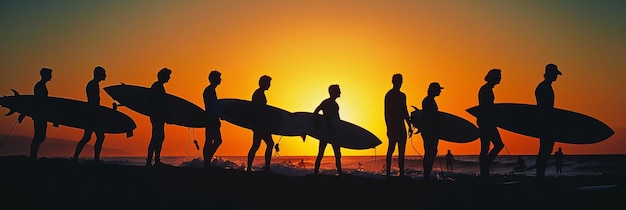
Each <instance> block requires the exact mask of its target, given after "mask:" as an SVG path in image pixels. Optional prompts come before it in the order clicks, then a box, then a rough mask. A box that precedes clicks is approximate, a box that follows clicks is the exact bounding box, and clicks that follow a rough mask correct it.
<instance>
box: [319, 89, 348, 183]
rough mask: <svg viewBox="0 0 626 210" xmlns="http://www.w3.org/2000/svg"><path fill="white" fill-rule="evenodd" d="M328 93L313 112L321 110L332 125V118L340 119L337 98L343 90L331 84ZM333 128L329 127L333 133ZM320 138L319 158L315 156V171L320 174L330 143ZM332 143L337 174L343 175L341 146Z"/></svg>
mask: <svg viewBox="0 0 626 210" xmlns="http://www.w3.org/2000/svg"><path fill="white" fill-rule="evenodd" d="M328 94H329V95H330V97H329V98H327V99H324V100H323V101H322V103H320V105H318V106H317V107H316V108H315V111H313V113H314V114H319V112H320V111H321V112H322V113H323V115H324V119H326V120H327V121H329V122H328V123H326V125H328V126H331V125H332V123H330V120H331V119H340V118H339V104H337V101H336V100H337V98H339V96H341V90H340V89H339V85H336V84H334V85H330V86H329V87H328ZM317 126H321V124H318V125H317ZM333 129H334V128H332V127H330V128H329V130H330V133H331V135H332V133H333V132H334V131H333ZM319 140H320V146H319V150H318V152H317V158H315V169H314V171H313V173H314V174H319V171H320V164H321V162H322V158H323V157H324V150H326V145H327V144H329V142H327V141H324V140H322V139H319ZM330 145H331V146H332V147H333V152H334V153H335V166H336V167H337V174H338V175H341V150H340V149H341V147H339V146H338V145H335V144H333V143H330Z"/></svg>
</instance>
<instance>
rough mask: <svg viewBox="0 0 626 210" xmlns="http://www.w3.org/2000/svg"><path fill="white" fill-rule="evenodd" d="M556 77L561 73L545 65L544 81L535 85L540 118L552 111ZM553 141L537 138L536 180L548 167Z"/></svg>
mask: <svg viewBox="0 0 626 210" xmlns="http://www.w3.org/2000/svg"><path fill="white" fill-rule="evenodd" d="M558 75H562V74H561V71H559V69H558V68H557V66H556V65H554V64H551V63H550V64H548V65H546V69H545V73H544V74H543V78H544V80H543V81H542V82H540V83H539V85H537V88H536V89H535V98H536V100H537V107H538V108H539V111H540V112H543V114H542V116H544V117H546V118H549V115H550V114H551V112H552V109H554V89H552V83H553V82H555V81H556V79H557V77H558ZM544 129H550V128H549V126H545V127H544ZM554 142H555V139H553V138H550V137H540V138H539V153H538V154H537V159H536V164H535V165H536V166H537V168H536V171H537V178H539V179H542V178H543V177H544V175H545V172H546V167H547V165H548V159H549V157H550V153H552V149H553V148H554Z"/></svg>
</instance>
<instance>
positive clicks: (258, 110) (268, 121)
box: [209, 98, 309, 136]
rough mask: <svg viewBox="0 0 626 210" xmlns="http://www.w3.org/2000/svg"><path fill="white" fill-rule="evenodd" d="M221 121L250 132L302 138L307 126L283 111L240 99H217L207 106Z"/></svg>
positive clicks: (291, 114)
mask: <svg viewBox="0 0 626 210" xmlns="http://www.w3.org/2000/svg"><path fill="white" fill-rule="evenodd" d="M209 107H210V109H211V110H212V111H213V112H215V114H217V116H219V117H220V118H221V119H222V120H225V121H227V122H230V123H232V124H235V125H237V126H240V127H244V128H247V129H250V130H262V131H265V132H268V133H271V134H276V135H282V136H302V135H304V134H305V133H306V130H307V129H308V127H309V124H308V123H306V122H305V121H303V120H299V119H298V118H296V117H294V114H293V113H291V112H288V111H286V110H284V109H281V108H278V107H274V106H270V105H265V104H255V103H252V101H247V100H241V99H232V98H226V99H218V100H217V101H215V102H212V103H211V104H209Z"/></svg>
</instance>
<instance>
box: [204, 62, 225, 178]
mask: <svg viewBox="0 0 626 210" xmlns="http://www.w3.org/2000/svg"><path fill="white" fill-rule="evenodd" d="M209 83H210V84H209V86H207V87H206V88H205V89H204V92H203V93H202V97H203V98H204V110H205V111H206V113H207V115H208V118H209V125H207V126H206V128H205V130H204V134H205V142H204V148H203V149H202V155H203V156H204V168H209V166H211V160H213V155H214V154H215V152H216V151H217V148H218V147H219V146H220V145H221V144H222V133H221V131H220V126H221V122H220V118H219V117H218V116H217V114H215V113H214V112H213V110H212V109H211V107H210V106H209V104H210V103H212V102H215V101H217V93H216V92H215V88H217V86H218V85H219V84H220V83H222V73H220V72H219V71H216V70H214V71H211V73H209Z"/></svg>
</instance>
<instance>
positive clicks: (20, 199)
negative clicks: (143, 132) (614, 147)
mask: <svg viewBox="0 0 626 210" xmlns="http://www.w3.org/2000/svg"><path fill="white" fill-rule="evenodd" d="M0 168H1V169H2V172H1V173H0V174H1V175H0V180H1V181H0V186H1V188H2V191H3V195H2V196H0V204H1V205H2V206H5V207H7V206H10V207H13V208H12V209H16V208H19V209H53V208H54V209H76V208H81V209H94V208H95V209H119V208H124V209H129V208H141V209H151V208H156V209H188V208H201V209H247V208H253V209H254V208H259V209H433V208H437V209H474V208H485V209H626V198H624V196H625V195H626V179H625V178H626V175H625V174H623V173H616V174H602V175H593V176H591V175H586V176H565V177H546V178H545V179H544V180H542V181H538V180H535V179H534V177H529V176H521V175H516V176H507V177H503V176H500V177H497V176H494V179H493V181H492V182H490V183H481V182H478V181H477V179H476V177H473V176H467V175H464V176H463V175H460V174H459V175H458V176H457V177H454V175H453V174H452V175H450V178H454V181H451V180H445V179H444V180H429V181H425V180H416V179H410V178H398V177H392V178H373V177H366V176H357V175H345V176H331V175H318V176H315V175H305V176H297V177H294V176H286V175H280V174H275V173H266V172H244V171H241V170H226V169H223V168H219V167H216V168H212V169H210V170H205V169H200V168H191V167H175V166H160V167H139V166H122V165H108V164H94V163H89V162H84V163H72V162H71V161H70V160H69V159H61V158H40V159H39V160H37V161H32V160H30V159H29V158H28V157H26V156H3V157H0Z"/></svg>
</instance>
